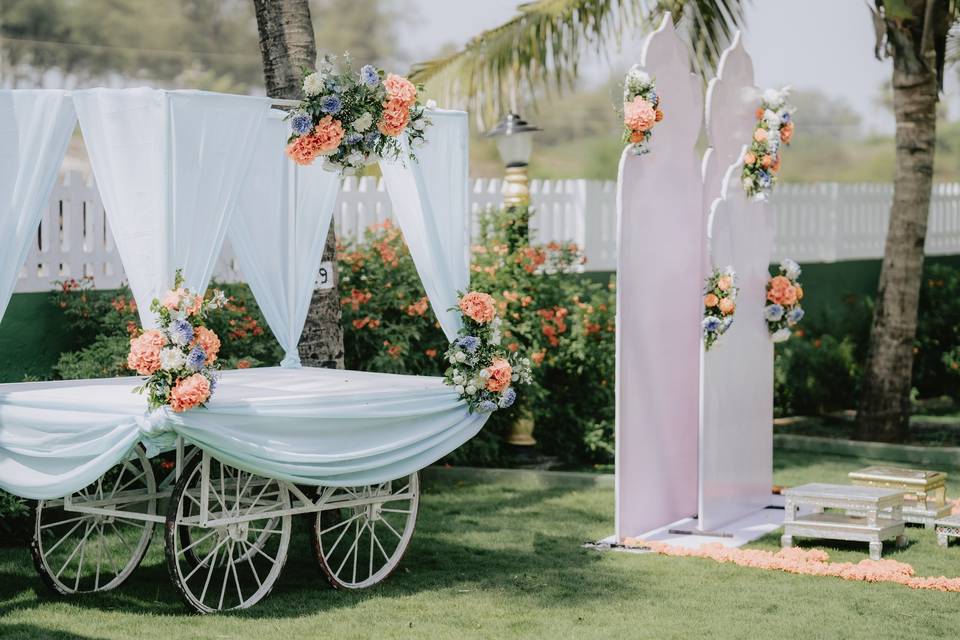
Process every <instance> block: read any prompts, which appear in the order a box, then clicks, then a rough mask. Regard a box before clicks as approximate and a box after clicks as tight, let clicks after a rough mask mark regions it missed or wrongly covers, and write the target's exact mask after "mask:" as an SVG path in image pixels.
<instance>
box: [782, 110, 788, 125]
mask: <svg viewBox="0 0 960 640" xmlns="http://www.w3.org/2000/svg"><path fill="white" fill-rule="evenodd" d="M780 122H782V123H783V124H787V123H788V122H790V113H789V112H787V111H784V112H783V113H782V114H780Z"/></svg>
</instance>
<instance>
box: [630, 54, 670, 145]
mask: <svg viewBox="0 0 960 640" xmlns="http://www.w3.org/2000/svg"><path fill="white" fill-rule="evenodd" d="M661 120H663V111H661V110H660V97H659V96H658V95H657V88H656V84H655V82H654V79H653V78H652V77H650V74H648V73H647V72H646V71H644V70H643V69H641V68H640V67H639V66H638V65H634V66H633V67H631V68H630V71H628V72H627V77H626V78H624V81H623V141H624V142H628V143H630V145H631V149H632V150H633V152H634V153H635V154H637V155H642V154H645V153H649V152H650V146H649V143H650V138H651V137H652V136H653V127H654V125H655V124H656V123H658V122H660V121H661Z"/></svg>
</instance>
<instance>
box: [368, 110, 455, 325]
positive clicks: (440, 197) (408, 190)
mask: <svg viewBox="0 0 960 640" xmlns="http://www.w3.org/2000/svg"><path fill="white" fill-rule="evenodd" d="M428 115H429V118H430V120H431V121H432V122H433V124H432V125H431V126H430V127H429V128H428V129H427V132H426V144H425V145H424V146H422V147H420V148H418V149H414V152H415V154H416V156H417V160H415V161H414V160H410V159H409V158H407V157H405V156H406V155H407V154H406V148H405V153H404V157H403V158H401V159H399V160H396V161H392V162H381V163H380V168H381V170H382V171H383V179H384V182H385V183H386V186H387V191H388V192H389V193H390V200H391V202H392V203H393V211H394V215H395V216H396V217H397V220H398V221H399V223H400V227H401V229H403V236H404V238H405V239H406V241H407V246H408V247H410V255H411V256H412V257H413V261H414V263H416V265H417V273H418V274H419V275H420V279H421V280H422V281H423V287H424V289H425V290H426V292H427V297H429V298H430V304H431V306H432V307H433V312H434V313H435V314H436V316H437V320H439V322H440V326H441V328H442V329H443V332H444V333H445V334H446V336H447V338H448V339H450V340H452V339H453V338H454V337H455V336H456V334H457V331H458V330H459V328H460V315H459V314H458V313H457V312H456V311H449V309H450V308H451V307H455V306H456V303H457V292H458V291H462V290H465V289H466V288H467V286H468V285H469V282H470V272H469V266H470V263H469V221H470V211H469V204H468V186H467V181H468V175H467V172H468V166H467V145H468V139H469V127H468V123H467V114H466V113H465V112H463V111H441V110H432V111H430V112H429V113H428ZM403 144H404V145H405V144H406V142H405V140H403Z"/></svg>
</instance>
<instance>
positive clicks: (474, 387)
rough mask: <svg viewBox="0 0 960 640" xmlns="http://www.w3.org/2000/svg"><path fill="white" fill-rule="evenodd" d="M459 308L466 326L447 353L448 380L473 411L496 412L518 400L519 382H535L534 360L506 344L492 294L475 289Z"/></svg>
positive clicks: (465, 297)
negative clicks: (516, 387)
mask: <svg viewBox="0 0 960 640" xmlns="http://www.w3.org/2000/svg"><path fill="white" fill-rule="evenodd" d="M456 309H457V310H458V311H459V312H460V314H461V317H462V318H463V327H462V328H461V329H460V331H459V334H458V336H457V338H456V339H455V340H454V341H453V342H451V343H450V348H449V349H447V352H446V353H445V354H444V357H445V358H446V360H447V362H448V363H449V365H450V366H449V367H448V368H447V371H446V373H445V374H444V381H445V382H446V383H447V384H448V385H450V386H452V387H453V388H454V389H456V391H457V393H458V394H459V395H460V398H461V399H463V400H464V401H466V403H467V405H468V406H469V407H470V411H471V412H478V413H492V412H494V411H496V410H497V409H507V408H509V407H511V406H513V403H514V402H516V400H517V391H516V389H515V388H514V387H515V385H517V384H530V383H531V382H532V381H533V377H532V373H531V371H530V359H529V358H527V357H524V356H521V355H518V354H517V353H509V352H508V350H507V349H505V348H504V347H503V345H502V341H503V333H502V331H501V320H500V317H499V316H498V315H497V303H496V301H495V300H494V299H493V297H492V296H490V295H489V294H486V293H481V292H479V291H471V292H469V293H466V294H464V295H461V296H460V299H459V300H458V301H457V307H456Z"/></svg>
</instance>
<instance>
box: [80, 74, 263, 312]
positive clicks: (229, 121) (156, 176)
mask: <svg viewBox="0 0 960 640" xmlns="http://www.w3.org/2000/svg"><path fill="white" fill-rule="evenodd" d="M73 101H74V105H75V107H76V110H77V116H78V118H79V120H80V128H81V130H82V131H83V137H84V141H85V142H86V145H87V151H88V153H89V155H90V163H91V165H92V166H93V172H94V174H95V175H96V177H97V185H98V187H99V189H100V194H101V196H102V197H103V202H104V205H105V206H106V211H107V216H108V217H109V220H110V227H111V228H112V229H113V235H114V238H115V239H116V243H117V251H118V252H119V253H120V258H121V260H122V261H123V267H124V271H125V272H126V275H127V278H128V280H129V281H130V289H131V291H132V292H133V295H134V298H136V300H137V306H138V308H139V312H140V321H141V323H142V324H143V326H144V327H153V326H155V321H154V317H153V313H152V312H151V311H150V308H149V307H150V301H151V300H152V299H153V298H154V297H157V296H159V295H160V294H162V292H163V291H164V290H166V289H167V288H169V287H170V285H171V284H172V280H173V273H174V271H175V270H176V269H177V268H181V269H183V275H184V278H185V281H186V286H188V287H190V288H192V289H195V290H198V291H203V290H204V289H206V287H207V284H208V283H209V282H210V276H211V275H212V273H213V266H214V263H215V262H216V258H217V256H218V255H219V253H220V247H221V245H222V244H223V238H224V236H225V234H226V230H227V223H228V222H229V218H230V216H231V215H232V213H233V210H234V205H235V201H236V197H237V193H238V192H239V190H240V181H241V179H242V178H243V176H244V174H245V173H246V169H247V166H248V164H249V162H250V159H251V155H252V151H253V143H254V141H255V140H256V138H257V135H258V133H259V129H260V125H261V124H262V122H263V118H264V116H265V115H266V113H267V111H268V110H269V108H270V101H269V99H267V98H255V97H249V96H233V95H224V94H216V93H208V92H202V91H163V90H158V89H149V88H140V89H88V90H84V91H76V92H74V94H73Z"/></svg>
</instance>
